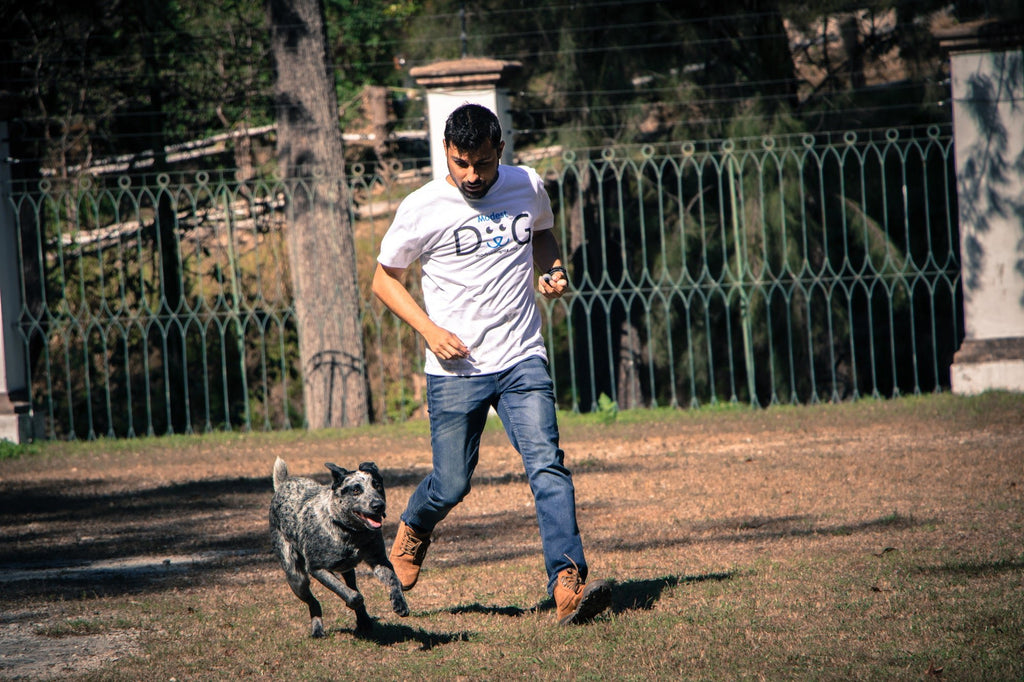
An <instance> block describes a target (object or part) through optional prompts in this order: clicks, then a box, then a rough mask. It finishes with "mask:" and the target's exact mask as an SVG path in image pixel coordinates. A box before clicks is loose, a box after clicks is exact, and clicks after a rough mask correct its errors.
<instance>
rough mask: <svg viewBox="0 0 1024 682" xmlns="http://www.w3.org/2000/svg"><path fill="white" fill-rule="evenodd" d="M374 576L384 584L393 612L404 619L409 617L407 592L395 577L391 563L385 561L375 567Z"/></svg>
mask: <svg viewBox="0 0 1024 682" xmlns="http://www.w3.org/2000/svg"><path fill="white" fill-rule="evenodd" d="M373 574H374V575H375V576H377V580H379V581H381V582H382V583H384V587H386V588H388V593H389V594H390V596H391V610H392V611H394V612H395V613H397V614H398V615H399V616H402V617H403V618H404V617H405V616H408V615H409V605H408V604H407V603H406V601H405V592H403V591H402V583H401V581H399V579H398V576H397V575H395V569H394V568H393V567H392V566H391V562H390V561H384V562H383V563H381V564H377V565H376V566H374V567H373Z"/></svg>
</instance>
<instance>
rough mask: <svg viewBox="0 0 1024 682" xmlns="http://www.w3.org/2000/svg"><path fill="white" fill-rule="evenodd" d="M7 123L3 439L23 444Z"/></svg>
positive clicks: (1, 165)
mask: <svg viewBox="0 0 1024 682" xmlns="http://www.w3.org/2000/svg"><path fill="white" fill-rule="evenodd" d="M9 158H10V152H9V146H8V138H7V122H6V121H3V120H0V440H9V441H12V442H14V443H21V442H24V441H25V440H28V439H29V438H30V437H31V428H30V427H31V424H32V420H31V410H30V408H29V405H28V403H27V402H26V401H27V399H28V368H27V366H26V358H25V346H24V344H23V343H22V342H21V336H20V334H18V315H19V314H20V313H21V276H20V270H19V266H18V240H17V238H16V235H15V230H16V229H17V225H16V224H15V220H14V212H13V210H12V208H11V201H10V199H11V168H10V164H9V162H8V159H9Z"/></svg>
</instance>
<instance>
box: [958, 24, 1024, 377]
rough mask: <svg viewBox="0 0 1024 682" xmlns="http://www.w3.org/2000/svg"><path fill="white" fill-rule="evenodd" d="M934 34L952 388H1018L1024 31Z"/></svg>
mask: <svg viewBox="0 0 1024 682" xmlns="http://www.w3.org/2000/svg"><path fill="white" fill-rule="evenodd" d="M939 37H940V40H941V41H942V44H943V46H944V47H945V48H946V49H947V50H948V51H949V53H950V72H951V79H952V90H953V135H954V146H955V153H956V157H955V158H956V169H957V170H956V176H957V198H958V204H959V213H960V253H961V268H962V269H961V281H962V283H963V292H964V326H965V331H966V334H965V338H964V342H963V345H961V347H960V349H959V350H958V351H957V353H956V355H955V356H954V357H953V365H952V367H951V368H950V373H951V377H950V378H951V383H952V388H953V392H954V393H959V394H965V395H972V394H977V393H981V392H984V391H986V390H990V389H1003V390H1010V391H1019V392H1024V166H1022V165H1021V164H1020V160H1021V159H1024V107H1022V106H1021V102H1022V101H1024V50H1022V48H1021V46H1022V45H1024V26H1022V25H1020V24H1013V23H1010V22H983V23H977V24H972V25H964V26H958V27H956V28H955V29H952V30H947V31H944V32H943V33H942V34H941V35H940V36H939Z"/></svg>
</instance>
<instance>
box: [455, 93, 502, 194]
mask: <svg viewBox="0 0 1024 682" xmlns="http://www.w3.org/2000/svg"><path fill="white" fill-rule="evenodd" d="M504 149H505V143H504V142H502V140H501V124H500V123H499V122H498V117H497V116H495V115H494V113H493V112H492V111H491V110H490V109H487V108H486V107H482V106H480V105H479V104H464V105H462V106H461V107H459V108H458V109H456V110H455V111H453V112H452V113H451V115H450V116H449V117H448V120H447V122H446V123H445V126H444V153H445V159H446V160H447V162H448V178H449V180H450V182H451V183H452V184H454V185H455V186H456V187H458V189H459V191H460V192H462V195H463V196H464V197H466V198H467V199H482V198H483V197H484V195H486V194H487V191H488V190H489V189H490V188H491V186H492V185H494V183H495V182H496V181H497V179H498V162H499V160H500V159H501V153H502V151H504Z"/></svg>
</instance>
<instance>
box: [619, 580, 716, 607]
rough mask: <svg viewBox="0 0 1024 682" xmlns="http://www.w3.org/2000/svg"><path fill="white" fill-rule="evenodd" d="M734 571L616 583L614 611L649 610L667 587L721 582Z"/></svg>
mask: <svg viewBox="0 0 1024 682" xmlns="http://www.w3.org/2000/svg"><path fill="white" fill-rule="evenodd" d="M733 575H735V574H734V573H732V572H728V573H704V574H701V575H683V576H678V575H670V576H665V577H664V578H653V579H650V580H627V581H626V582H622V583H616V584H615V587H614V588H613V591H612V612H613V613H623V612H625V611H647V610H649V609H651V608H653V607H654V605H655V603H657V602H658V600H659V599H661V595H662V593H664V591H665V590H666V589H670V588H673V587H678V586H679V585H690V584H696V583H703V582H721V581H725V580H731V579H732V577H733Z"/></svg>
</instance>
